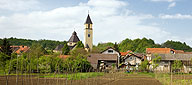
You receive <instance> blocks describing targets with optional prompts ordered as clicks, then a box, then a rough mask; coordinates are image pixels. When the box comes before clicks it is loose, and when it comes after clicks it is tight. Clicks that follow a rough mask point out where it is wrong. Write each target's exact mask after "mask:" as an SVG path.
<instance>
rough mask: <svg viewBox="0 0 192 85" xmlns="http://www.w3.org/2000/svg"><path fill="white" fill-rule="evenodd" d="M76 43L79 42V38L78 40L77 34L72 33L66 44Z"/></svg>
mask: <svg viewBox="0 0 192 85" xmlns="http://www.w3.org/2000/svg"><path fill="white" fill-rule="evenodd" d="M78 41H80V40H79V38H78V36H77V33H76V32H75V31H74V32H73V33H72V36H71V37H70V39H69V40H68V42H78Z"/></svg>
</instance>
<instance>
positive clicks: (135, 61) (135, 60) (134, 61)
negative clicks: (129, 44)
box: [125, 56, 141, 65]
mask: <svg viewBox="0 0 192 85" xmlns="http://www.w3.org/2000/svg"><path fill="white" fill-rule="evenodd" d="M125 63H130V64H131V65H136V64H139V65H140V64H141V59H140V58H138V57H135V56H130V57H128V58H127V59H125Z"/></svg>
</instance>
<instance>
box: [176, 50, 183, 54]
mask: <svg viewBox="0 0 192 85" xmlns="http://www.w3.org/2000/svg"><path fill="white" fill-rule="evenodd" d="M175 53H177V54H183V53H185V52H184V51H183V50H175Z"/></svg>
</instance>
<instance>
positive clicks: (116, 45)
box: [113, 42, 119, 52]
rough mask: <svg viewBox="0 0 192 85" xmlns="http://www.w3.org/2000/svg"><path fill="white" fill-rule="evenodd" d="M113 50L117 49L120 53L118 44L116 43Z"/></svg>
mask: <svg viewBox="0 0 192 85" xmlns="http://www.w3.org/2000/svg"><path fill="white" fill-rule="evenodd" d="M113 48H115V51H117V52H119V47H118V44H117V43H116V42H115V44H114V46H113Z"/></svg>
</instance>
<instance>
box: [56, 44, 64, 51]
mask: <svg viewBox="0 0 192 85" xmlns="http://www.w3.org/2000/svg"><path fill="white" fill-rule="evenodd" d="M63 46H64V45H63V44H60V45H58V46H57V47H56V48H55V50H57V51H60V50H61V49H62V48H63Z"/></svg>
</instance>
